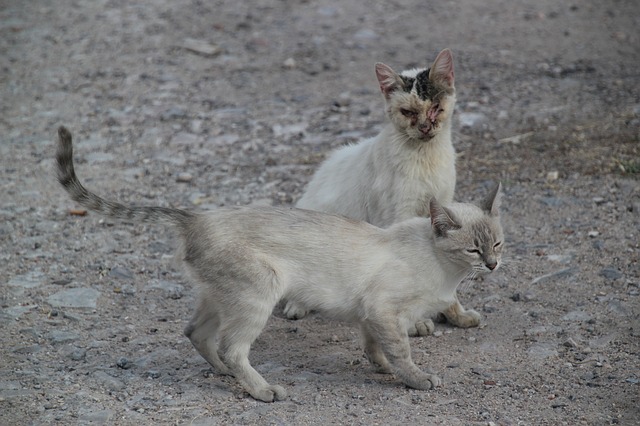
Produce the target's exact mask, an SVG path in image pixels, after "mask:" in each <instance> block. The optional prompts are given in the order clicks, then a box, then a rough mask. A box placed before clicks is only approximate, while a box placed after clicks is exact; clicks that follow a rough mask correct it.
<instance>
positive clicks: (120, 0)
mask: <svg viewBox="0 0 640 426" xmlns="http://www.w3.org/2000/svg"><path fill="white" fill-rule="evenodd" d="M638 27H640V4H639V3H638V2H637V1H636V0H617V1H612V2H605V3H602V2H596V1H589V0H587V1H575V2H556V1H551V0H541V1H536V2H534V1H524V0H513V1H507V0H496V1H494V2H481V3H478V2H474V1H472V0H460V1H457V2H443V3H442V4H436V3H434V2H424V1H419V0H394V1H368V2H356V1H342V2H341V1H338V0H328V1H323V2H313V1H309V0H299V1H293V0H264V1H257V0H248V1H244V2H238V1H236V2H230V1H210V2H206V1H199V0H192V1H184V0H177V1H168V0H154V1H151V0H140V1H137V2H128V1H124V0H58V1H56V2H50V1H44V0H33V1H7V0H4V1H3V0H0V66H1V69H2V72H1V73H0V99H1V100H0V135H1V136H0V137H1V138H2V139H1V144H0V158H1V166H2V167H1V168H0V182H2V191H0V218H1V219H0V244H1V246H0V247H1V251H0V270H1V271H2V277H3V278H2V281H1V282H0V330H1V331H0V339H1V340H0V343H1V344H0V424H2V425H14V424H15V425H41V424H43V425H44V424H59V425H68V424H80V425H84V424H105V425H112V424H113V425H142V424H163V425H164V424H189V425H213V424H276V425H289V424H291V425H305V424H309V425H311V424H323V425H324V424H354V425H375V424H379V425H387V424H429V425H430V424H434V425H520V424H524V425H544V424H549V425H562V424H566V425H577V424H587V425H605V424H625V425H630V424H640V420H639V419H640V411H639V408H638V406H639V386H640V384H639V383H640V368H639V365H640V362H639V361H640V359H639V355H640V343H639V342H640V339H639V337H640V324H639V320H638V319H639V315H640V306H639V303H638V299H639V294H640V289H639V283H640V266H639V261H638V260H639V256H640V247H639V240H640V237H639V234H640V184H639V180H638V175H639V173H640V154H639V145H640V144H639V140H640V137H639V134H640V73H639V71H638V64H639V63H640V49H639V47H638V46H640V36H639V33H638V30H637V28H638ZM444 47H450V48H451V49H452V50H453V52H454V55H455V61H456V84H457V90H458V106H457V111H456V121H455V124H454V127H455V129H456V135H455V141H454V143H455V146H456V150H457V151H458V152H459V154H460V157H459V162H458V176H459V184H458V188H457V198H458V199H459V200H462V201H469V200H474V199H477V198H478V197H479V196H480V195H481V194H483V193H484V192H485V190H486V188H487V187H488V185H490V183H491V182H493V181H496V180H501V181H502V182H503V184H504V188H505V198H504V201H503V205H504V227H505V233H506V236H507V243H508V245H507V248H506V249H507V252H506V256H507V258H506V259H505V265H504V268H501V269H500V270H499V271H498V272H496V273H494V274H492V275H491V276H489V277H486V278H485V279H484V280H482V279H478V280H476V281H473V282H469V283H466V284H465V285H464V288H463V289H462V291H461V296H460V297H461V299H462V301H463V303H464V304H465V306H468V307H472V308H475V309H476V310H478V311H480V312H481V313H482V315H483V321H482V325H481V326H480V327H479V328H474V329H466V330H463V329H459V328H453V327H450V326H448V325H447V324H438V325H437V327H436V332H435V333H434V335H433V336H428V337H423V338H415V339H412V349H413V356H414V360H415V361H416V363H417V364H418V365H421V366H422V367H423V368H426V367H427V366H430V367H431V368H433V369H434V370H436V371H438V372H439V374H440V375H441V377H442V378H443V381H444V385H443V387H441V388H438V389H436V390H432V391H416V390H411V389H407V388H405V387H403V386H402V385H400V384H399V383H398V382H397V381H396V380H395V379H394V378H393V377H391V376H387V375H381V374H377V373H375V372H374V371H373V369H372V368H371V366H370V365H369V364H368V362H367V361H366V360H364V359H363V356H362V350H361V345H360V342H359V337H358V332H357V330H356V329H355V328H353V327H350V326H347V325H344V324H341V323H336V322H332V321H329V320H327V319H325V318H321V317H319V316H316V315H312V316H310V317H308V318H305V319H303V320H300V321H295V322H294V321H288V320H286V319H285V318H283V316H282V313H281V310H277V311H276V312H275V313H274V316H273V317H272V320H271V321H270V323H269V324H268V326H267V328H266V330H265V332H264V333H263V334H262V335H261V336H260V338H259V339H258V340H257V341H256V343H255V345H254V348H253V351H252V363H253V364H254V365H255V366H256V368H257V369H258V370H259V371H260V372H261V373H262V374H263V375H264V376H265V377H266V378H267V380H268V381H270V382H272V383H278V384H281V385H283V386H285V388H287V390H288V391H289V393H290V395H291V396H290V397H289V398H288V399H286V400H285V401H281V402H277V403H273V404H265V403H261V402H257V401H255V400H253V399H251V398H250V397H248V395H247V394H246V393H245V392H243V390H242V389H241V388H240V387H239V386H238V385H237V384H236V383H235V381H234V380H233V379H230V378H228V377H221V376H219V375H217V374H215V373H214V372H212V371H211V369H209V367H208V365H207V364H206V363H205V361H204V360H203V359H202V358H201V357H200V356H199V355H198V354H197V353H196V352H195V350H194V349H193V348H192V346H191V344H190V343H189V341H188V339H186V338H185V337H183V335H182V329H183V327H184V326H185V324H186V322H187V320H188V319H189V318H190V315H191V310H192V307H193V306H194V291H193V289H192V287H191V285H190V284H189V283H188V282H185V281H184V280H183V278H182V276H181V274H180V273H179V268H177V267H176V265H175V263H174V261H173V260H172V255H171V253H172V249H173V247H174V241H173V236H172V235H171V234H170V233H168V232H167V230H166V229H163V228H161V227H153V226H141V225H138V224H126V223H125V224H123V223H116V222H112V221H109V220H104V219H102V218H100V217H97V216H96V215H93V214H88V215H79V214H73V213H81V212H74V209H75V208H77V206H75V205H74V204H73V203H72V202H71V201H69V199H68V197H67V196H66V194H65V193H64V192H63V190H62V189H61V188H59V187H58V185H57V184H56V182H55V179H54V174H53V160H52V158H53V155H54V141H55V137H56V129H57V127H58V126H59V125H61V124H64V125H66V126H68V128H69V129H70V130H71V131H72V132H73V134H74V136H75V138H76V142H77V145H76V148H77V149H76V154H77V155H76V161H77V168H78V172H79V175H80V176H81V178H82V179H83V180H84V181H85V182H86V183H87V185H88V186H89V187H91V188H92V189H94V190H96V191H97V192H99V193H100V194H103V195H106V196H109V197H114V198H117V199H119V200H122V201H125V202H134V203H142V204H159V205H164V206H180V207H185V208H189V209H195V210H198V209H210V208H216V207H218V206H222V205H234V204H268V205H271V204H273V205H278V204H285V205H288V204H291V203H294V202H295V200H297V198H298V197H299V196H300V194H301V193H302V191H303V189H304V186H305V185H306V183H307V182H308V181H309V179H310V177H311V176H312V174H313V171H314V170H315V169H316V168H317V167H318V165H319V163H320V162H321V161H322V160H323V159H324V158H325V156H326V154H327V153H328V152H329V151H330V150H331V149H333V148H335V147H338V146H341V145H343V144H345V143H349V142H354V141H357V140H359V139H361V138H364V137H369V136H372V135H375V134H376V133H377V132H378V131H379V130H380V129H381V128H382V126H383V124H384V122H385V117H384V112H383V99H382V96H381V95H380V93H379V91H378V88H377V82H376V80H375V75H374V72H373V65H374V63H375V62H378V61H382V62H385V63H387V64H389V65H391V66H392V67H393V68H394V69H398V70H399V69H403V68H407V67H413V66H425V65H428V64H430V62H431V61H432V60H433V58H434V57H435V55H436V53H437V52H438V51H440V50H441V49H442V48H444Z"/></svg>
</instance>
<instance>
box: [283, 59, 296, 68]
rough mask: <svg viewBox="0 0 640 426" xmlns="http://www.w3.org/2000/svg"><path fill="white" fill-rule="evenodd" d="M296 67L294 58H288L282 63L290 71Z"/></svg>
mask: <svg viewBox="0 0 640 426" xmlns="http://www.w3.org/2000/svg"><path fill="white" fill-rule="evenodd" d="M296 65H297V63H296V60H295V59H293V58H287V59H285V60H284V62H283V63H282V66H283V67H284V68H286V69H288V70H291V69H294V68H295V67H296Z"/></svg>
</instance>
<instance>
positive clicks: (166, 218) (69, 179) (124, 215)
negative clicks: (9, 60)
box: [56, 126, 195, 226]
mask: <svg viewBox="0 0 640 426" xmlns="http://www.w3.org/2000/svg"><path fill="white" fill-rule="evenodd" d="M56 162H57V164H58V182H60V184H61V185H62V186H63V187H64V189H65V190H66V191H67V192H68V193H69V195H70V196H71V198H72V199H73V200H74V201H76V202H77V203H79V204H80V205H82V206H83V207H86V208H87V209H89V210H93V211H95V212H97V213H100V214H102V215H104V216H108V217H113V218H116V219H124V220H131V221H136V222H151V223H165V224H170V225H178V226H180V225H185V224H186V223H187V222H188V221H189V219H191V218H193V217H194V216H195V214H194V213H190V212H188V211H185V210H180V209H172V208H167V207H129V206H126V205H124V204H121V203H117V202H114V201H107V200H105V199H104V198H102V197H100V196H99V195H96V194H94V193H93V192H91V191H89V190H88V189H87V188H85V187H84V186H82V184H81V183H80V181H79V180H78V177H77V176H76V172H75V170H74V168H73V143H72V140H71V133H70V132H69V131H68V130H67V129H66V128H65V127H63V126H60V128H59V129H58V149H57V151H56Z"/></svg>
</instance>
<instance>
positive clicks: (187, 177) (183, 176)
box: [176, 172, 193, 183]
mask: <svg viewBox="0 0 640 426" xmlns="http://www.w3.org/2000/svg"><path fill="white" fill-rule="evenodd" d="M192 180H193V176H192V175H191V173H187V172H182V173H179V174H178V177H176V182H181V183H189V182H191V181H192Z"/></svg>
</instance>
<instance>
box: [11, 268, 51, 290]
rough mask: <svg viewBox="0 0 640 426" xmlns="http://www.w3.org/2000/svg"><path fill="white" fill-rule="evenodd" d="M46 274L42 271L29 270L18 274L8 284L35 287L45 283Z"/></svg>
mask: <svg viewBox="0 0 640 426" xmlns="http://www.w3.org/2000/svg"><path fill="white" fill-rule="evenodd" d="M45 281H46V276H45V275H44V274H43V273H42V272H40V271H32V272H28V273H26V274H24V275H16V276H15V277H13V278H11V279H10V280H9V282H8V283H7V285H9V286H11V287H22V288H34V287H38V286H39V285H41V284H43V283H44V282H45Z"/></svg>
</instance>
